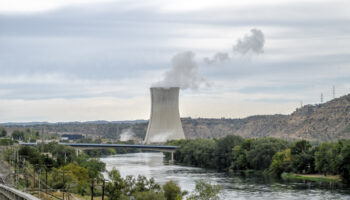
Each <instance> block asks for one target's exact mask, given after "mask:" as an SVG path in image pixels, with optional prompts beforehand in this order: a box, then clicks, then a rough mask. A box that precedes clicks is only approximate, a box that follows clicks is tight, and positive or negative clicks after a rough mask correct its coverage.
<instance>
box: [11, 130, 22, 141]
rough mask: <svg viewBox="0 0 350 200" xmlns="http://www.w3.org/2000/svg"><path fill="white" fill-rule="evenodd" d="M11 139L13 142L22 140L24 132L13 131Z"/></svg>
mask: <svg viewBox="0 0 350 200" xmlns="http://www.w3.org/2000/svg"><path fill="white" fill-rule="evenodd" d="M12 138H13V139H14V140H22V141H23V140H24V132H23V131H19V130H15V131H13V132H12Z"/></svg>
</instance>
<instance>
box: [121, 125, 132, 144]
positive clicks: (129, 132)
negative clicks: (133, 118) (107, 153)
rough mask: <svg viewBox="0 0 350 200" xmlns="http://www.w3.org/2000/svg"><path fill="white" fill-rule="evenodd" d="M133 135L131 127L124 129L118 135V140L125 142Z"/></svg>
mask: <svg viewBox="0 0 350 200" xmlns="http://www.w3.org/2000/svg"><path fill="white" fill-rule="evenodd" d="M133 137H135V133H134V132H132V130H131V128H128V129H124V130H123V131H122V133H121V134H120V136H119V140H120V141H122V142H127V141H129V140H131V139H132V138H133Z"/></svg>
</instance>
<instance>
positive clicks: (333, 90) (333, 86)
mask: <svg viewBox="0 0 350 200" xmlns="http://www.w3.org/2000/svg"><path fill="white" fill-rule="evenodd" d="M333 99H335V86H334V85H333Z"/></svg>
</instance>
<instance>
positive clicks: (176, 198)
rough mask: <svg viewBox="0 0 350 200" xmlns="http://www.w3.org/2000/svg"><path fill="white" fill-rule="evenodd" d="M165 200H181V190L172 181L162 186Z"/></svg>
mask: <svg viewBox="0 0 350 200" xmlns="http://www.w3.org/2000/svg"><path fill="white" fill-rule="evenodd" d="M163 190H164V196H165V198H166V200H181V199H182V192H181V188H180V187H179V186H178V184H176V183H175V182H174V181H168V182H166V183H165V184H164V185H163Z"/></svg>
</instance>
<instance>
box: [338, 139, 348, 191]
mask: <svg viewBox="0 0 350 200" xmlns="http://www.w3.org/2000/svg"><path fill="white" fill-rule="evenodd" d="M339 171H340V176H341V178H342V180H343V182H344V183H346V184H349V185H350V140H348V141H346V142H344V144H343V147H342V149H341V152H340V156H339Z"/></svg>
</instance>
